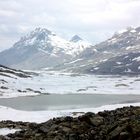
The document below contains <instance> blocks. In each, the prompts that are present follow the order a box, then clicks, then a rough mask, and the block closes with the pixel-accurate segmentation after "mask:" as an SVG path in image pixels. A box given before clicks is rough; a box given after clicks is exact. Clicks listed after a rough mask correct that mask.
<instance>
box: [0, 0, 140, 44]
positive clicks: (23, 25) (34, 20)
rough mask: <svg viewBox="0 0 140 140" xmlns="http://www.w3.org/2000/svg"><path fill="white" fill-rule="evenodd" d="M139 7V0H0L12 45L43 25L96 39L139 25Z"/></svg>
mask: <svg viewBox="0 0 140 140" xmlns="http://www.w3.org/2000/svg"><path fill="white" fill-rule="evenodd" d="M139 7H140V1H139V0H94V1H93V0H1V1H0V37H1V38H6V37H7V39H9V45H10V43H11V41H12V40H13V41H15V39H18V38H19V36H22V35H23V34H25V33H27V32H28V31H31V30H33V29H34V28H35V27H38V26H40V27H46V28H48V29H51V30H53V31H55V32H57V33H58V34H61V35H62V36H63V37H66V38H67V37H70V36H72V35H73V34H79V35H81V36H82V37H84V38H86V39H88V40H89V41H91V42H94V43H95V42H99V41H103V40H105V39H106V38H108V37H110V36H111V34H113V33H114V32H115V31H117V30H120V29H123V28H125V27H127V26H130V25H132V26H140V20H138V19H140V10H139ZM1 40H2V39H0V44H2V46H7V42H5V43H4V40H3V41H1ZM6 41H7V40H6ZM4 44H6V45H4Z"/></svg>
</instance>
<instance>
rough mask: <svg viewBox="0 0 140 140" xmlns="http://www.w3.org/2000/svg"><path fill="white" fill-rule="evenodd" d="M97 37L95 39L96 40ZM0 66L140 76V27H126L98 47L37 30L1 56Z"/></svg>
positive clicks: (80, 39)
mask: <svg viewBox="0 0 140 140" xmlns="http://www.w3.org/2000/svg"><path fill="white" fill-rule="evenodd" d="M93 38H94V37H93ZM0 64H2V65H5V66H9V67H12V68H18V69H42V68H43V69H46V70H48V69H49V70H59V71H63V72H76V73H90V74H92V73H93V74H94V73H95V74H140V27H138V28H127V29H126V30H124V31H121V32H117V33H115V34H114V35H113V36H112V37H111V38H109V39H108V40H106V41H104V42H101V43H99V44H97V45H95V46H93V45H92V44H90V43H88V42H86V41H84V40H83V39H82V38H80V37H79V36H78V35H75V36H73V37H72V39H71V40H70V41H67V40H65V39H62V38H61V37H59V36H57V35H56V34H54V33H53V32H51V31H49V30H47V29H41V28H37V29H35V30H34V31H32V32H31V33H29V34H28V35H26V36H25V37H22V38H21V39H20V40H19V41H18V42H17V43H15V44H14V46H13V47H12V48H10V49H8V50H5V51H3V52H1V53H0Z"/></svg>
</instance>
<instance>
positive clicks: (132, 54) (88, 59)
mask: <svg viewBox="0 0 140 140" xmlns="http://www.w3.org/2000/svg"><path fill="white" fill-rule="evenodd" d="M139 52H140V27H138V28H130V27H129V28H127V29H125V30H122V31H119V32H116V33H115V34H114V35H113V36H112V37H111V38H109V39H107V40H106V41H104V42H101V43H99V44H97V45H95V46H94V47H90V48H86V49H85V50H84V51H83V52H82V53H81V54H80V55H79V56H78V57H76V59H75V60H78V61H75V60H72V61H69V63H68V62H66V63H64V64H63V66H62V65H61V66H58V67H57V68H56V69H58V70H62V71H69V72H76V73H90V74H91V73H93V74H140V70H139V69H140V62H139V61H138V60H139V57H140V53H139ZM125 57H128V59H125ZM132 59H133V60H135V59H137V61H133V60H132ZM120 63H121V64H120Z"/></svg>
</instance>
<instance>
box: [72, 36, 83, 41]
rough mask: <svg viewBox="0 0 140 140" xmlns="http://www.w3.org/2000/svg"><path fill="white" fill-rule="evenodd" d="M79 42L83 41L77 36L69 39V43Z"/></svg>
mask: <svg viewBox="0 0 140 140" xmlns="http://www.w3.org/2000/svg"><path fill="white" fill-rule="evenodd" d="M80 40H83V39H82V38H81V37H79V36H78V35H74V36H73V37H72V38H71V40H70V41H71V42H78V41H80Z"/></svg>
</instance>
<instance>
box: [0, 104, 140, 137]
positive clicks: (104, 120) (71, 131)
mask: <svg viewBox="0 0 140 140" xmlns="http://www.w3.org/2000/svg"><path fill="white" fill-rule="evenodd" d="M0 128H10V129H13V128H14V129H20V130H21V131H18V132H15V133H14V134H8V135H6V136H0V139H2V140H7V139H10V140H12V139H26V140H33V139H40V140H41V139H43V140H54V139H55V140H58V139H61V140H85V139H88V140H92V139H95V140H99V139H100V140H114V139H120V140H123V139H125V140H128V139H129V140H136V139H138V138H140V107H134V106H130V107H123V108H117V109H115V110H111V111H102V112H98V113H96V114H94V113H89V112H88V113H86V114H84V115H82V116H78V117H75V118H73V117H60V118H53V119H50V120H49V121H47V122H43V123H39V124H37V123H29V122H12V121H1V122H0Z"/></svg>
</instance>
